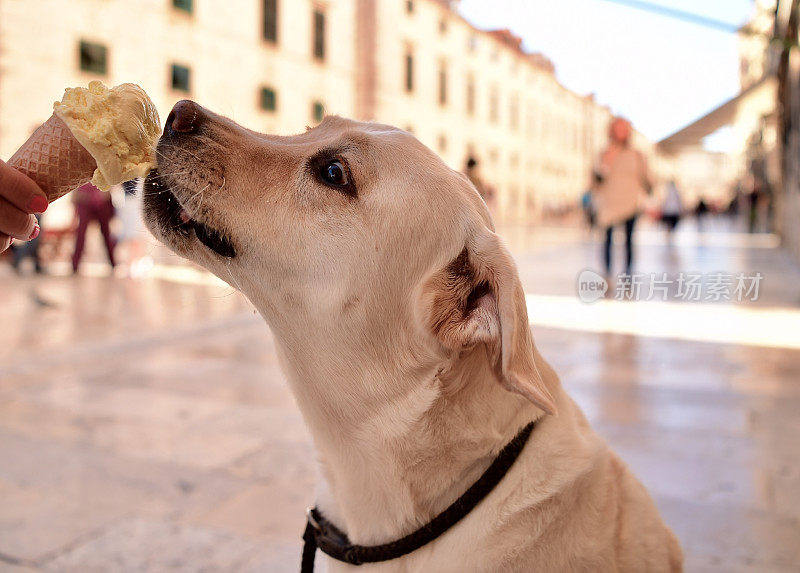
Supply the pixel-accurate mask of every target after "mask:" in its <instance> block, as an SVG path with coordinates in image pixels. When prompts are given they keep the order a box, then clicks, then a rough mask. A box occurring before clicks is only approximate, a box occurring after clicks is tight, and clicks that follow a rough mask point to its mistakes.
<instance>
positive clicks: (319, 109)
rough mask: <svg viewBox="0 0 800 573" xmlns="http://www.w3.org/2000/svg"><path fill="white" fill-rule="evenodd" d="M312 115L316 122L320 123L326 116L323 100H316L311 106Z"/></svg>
mask: <svg viewBox="0 0 800 573" xmlns="http://www.w3.org/2000/svg"><path fill="white" fill-rule="evenodd" d="M311 117H312V118H313V119H314V121H315V122H317V123H319V122H320V121H322V118H324V117H325V106H324V105H322V102H321V101H315V102H314V104H313V105H312V106H311Z"/></svg>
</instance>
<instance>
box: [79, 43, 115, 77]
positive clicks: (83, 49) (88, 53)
mask: <svg viewBox="0 0 800 573" xmlns="http://www.w3.org/2000/svg"><path fill="white" fill-rule="evenodd" d="M78 56H79V59H80V65H81V70H83V71H84V72H91V73H93V74H103V75H104V74H106V73H107V71H108V50H107V49H106V47H105V46H103V45H102V44H93V43H91V42H84V41H83V40H81V43H80V46H79V48H78Z"/></svg>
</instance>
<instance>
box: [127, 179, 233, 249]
mask: <svg viewBox="0 0 800 573" xmlns="http://www.w3.org/2000/svg"><path fill="white" fill-rule="evenodd" d="M142 201H143V210H144V219H145V222H146V223H147V226H148V227H149V229H150V231H151V232H152V233H153V234H154V235H155V236H156V237H158V238H159V239H161V240H162V241H163V242H164V243H165V244H166V245H167V246H168V247H170V248H171V249H172V250H174V251H176V252H177V253H179V254H181V255H183V256H187V257H188V256H189V255H190V254H191V253H192V251H193V250H194V249H193V247H200V248H203V249H204V250H206V251H210V253H214V255H217V256H219V257H223V258H225V259H232V258H234V257H235V256H236V248H235V247H234V245H233V243H232V242H231V240H230V239H228V238H227V237H226V236H225V235H224V234H223V233H222V232H220V231H218V230H217V229H215V228H213V227H211V226H209V225H208V224H206V223H204V222H201V221H199V220H197V219H196V218H193V217H192V216H190V215H189V212H188V211H187V210H186V209H185V208H184V207H183V205H182V204H181V202H180V201H179V200H178V197H177V196H176V195H175V193H174V192H173V191H172V189H171V188H170V187H169V185H167V184H166V182H165V181H164V179H163V177H162V176H161V175H160V174H159V173H158V170H156V169H154V170H153V171H151V172H150V174H149V175H148V176H147V178H146V179H145V181H144V192H143V199H142ZM210 253H209V254H210Z"/></svg>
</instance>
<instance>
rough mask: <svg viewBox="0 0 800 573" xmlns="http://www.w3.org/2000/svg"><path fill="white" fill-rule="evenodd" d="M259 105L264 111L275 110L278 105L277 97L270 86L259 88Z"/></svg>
mask: <svg viewBox="0 0 800 573" xmlns="http://www.w3.org/2000/svg"><path fill="white" fill-rule="evenodd" d="M259 107H260V108H261V109H263V110H264V111H275V110H276V109H277V107H278V98H277V96H276V95H275V90H274V89H272V88H261V97H260V101H259Z"/></svg>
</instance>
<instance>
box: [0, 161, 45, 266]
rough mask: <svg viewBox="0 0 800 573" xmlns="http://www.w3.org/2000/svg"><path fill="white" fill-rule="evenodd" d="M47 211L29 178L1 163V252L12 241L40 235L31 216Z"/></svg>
mask: <svg viewBox="0 0 800 573" xmlns="http://www.w3.org/2000/svg"><path fill="white" fill-rule="evenodd" d="M46 209H47V197H45V194H44V191H42V190H41V189H39V186H38V185H37V184H36V183H34V182H33V181H32V180H31V179H30V178H29V177H27V176H25V175H24V174H22V173H20V172H19V171H17V170H16V169H14V168H13V167H9V166H8V165H7V164H6V163H5V162H4V161H2V160H0V253H2V252H3V251H5V250H6V249H7V248H8V247H9V246H10V245H11V241H12V239H17V240H19V241H29V240H31V239H35V238H36V237H38V236H39V232H40V228H39V223H38V221H37V219H36V217H34V215H33V214H34V213H43V212H44V211H45V210H46Z"/></svg>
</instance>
